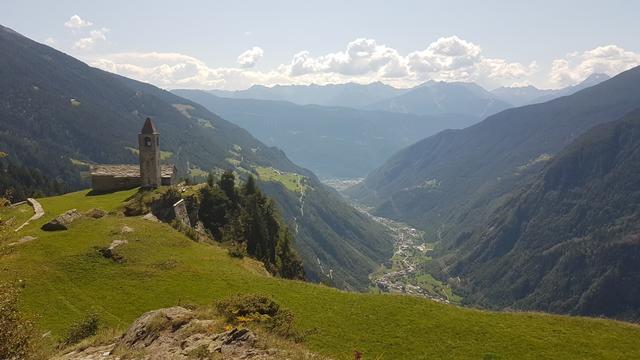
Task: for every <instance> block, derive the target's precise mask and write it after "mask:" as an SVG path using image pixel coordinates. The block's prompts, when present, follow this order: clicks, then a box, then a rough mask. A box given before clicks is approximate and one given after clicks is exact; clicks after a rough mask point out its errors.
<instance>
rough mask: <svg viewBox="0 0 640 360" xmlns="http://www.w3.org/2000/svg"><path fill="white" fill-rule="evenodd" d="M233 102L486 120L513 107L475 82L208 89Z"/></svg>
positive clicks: (377, 83) (376, 83)
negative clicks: (403, 86) (273, 102)
mask: <svg viewBox="0 0 640 360" xmlns="http://www.w3.org/2000/svg"><path fill="white" fill-rule="evenodd" d="M208 92H209V93H211V94H213V95H215V96H218V97H222V98H230V99H254V100H276V101H288V102H292V103H294V104H298V105H311V104H313V105H322V106H331V107H336V106H339V107H350V108H354V109H361V110H382V111H388V112H397V113H407V114H415V115H442V114H459V115H468V116H474V117H478V118H483V117H486V116H488V115H491V114H494V113H496V112H499V111H501V110H504V109H507V108H509V107H511V105H510V104H508V103H505V102H503V101H502V100H500V99H498V98H497V97H496V96H495V95H493V94H491V93H490V92H488V91H486V90H485V89H483V88H482V87H480V86H478V85H476V84H473V83H461V82H436V81H428V82H426V83H424V84H422V85H419V86H416V87H415V88H412V89H396V88H394V87H391V86H389V85H385V84H382V83H380V82H375V83H371V84H355V83H348V84H334V85H276V86H273V87H266V86H262V85H254V86H252V87H250V88H249V89H246V90H239V91H224V90H209V91H208Z"/></svg>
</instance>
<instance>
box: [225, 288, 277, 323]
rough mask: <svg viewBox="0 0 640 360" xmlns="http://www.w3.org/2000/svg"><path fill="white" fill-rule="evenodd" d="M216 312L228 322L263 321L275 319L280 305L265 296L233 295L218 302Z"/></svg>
mask: <svg viewBox="0 0 640 360" xmlns="http://www.w3.org/2000/svg"><path fill="white" fill-rule="evenodd" d="M216 310H218V312H220V314H222V315H223V316H224V317H225V318H226V319H227V321H230V322H238V321H240V322H243V321H244V322H247V321H264V320H270V319H272V318H273V317H275V316H276V315H277V314H278V312H279V311H280V305H278V303H276V302H275V301H273V300H272V299H271V298H270V297H268V296H265V295H259V294H248V295H235V296H231V297H228V298H225V299H222V300H220V301H218V302H217V303H216Z"/></svg>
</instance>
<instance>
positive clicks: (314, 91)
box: [209, 82, 406, 108]
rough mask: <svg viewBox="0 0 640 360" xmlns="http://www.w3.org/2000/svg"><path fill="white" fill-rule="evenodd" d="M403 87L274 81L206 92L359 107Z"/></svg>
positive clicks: (233, 96)
mask: <svg viewBox="0 0 640 360" xmlns="http://www.w3.org/2000/svg"><path fill="white" fill-rule="evenodd" d="M405 91H406V90H404V89H396V88H394V87H392V86H389V85H385V84H383V83H381V82H374V83H371V84H364V85H363V84H356V83H347V84H329V85H315V84H311V85H275V86H273V87H267V86H263V85H254V86H252V87H250V88H249V89H246V90H238V91H225V90H209V93H211V94H213V95H216V96H219V97H225V98H232V99H257V100H280V101H289V102H292V103H294V104H299V105H307V104H316V105H325V106H346V107H352V108H361V107H364V106H366V105H368V104H371V103H373V102H377V101H380V100H382V99H387V98H390V97H393V96H396V95H399V94H402V93H403V92H405Z"/></svg>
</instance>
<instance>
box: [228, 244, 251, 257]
mask: <svg viewBox="0 0 640 360" xmlns="http://www.w3.org/2000/svg"><path fill="white" fill-rule="evenodd" d="M228 252H229V256H231V257H234V258H238V259H242V258H243V257H245V256H246V255H247V248H246V247H245V246H244V245H243V244H238V243H234V244H233V245H231V247H230V248H229V250H228Z"/></svg>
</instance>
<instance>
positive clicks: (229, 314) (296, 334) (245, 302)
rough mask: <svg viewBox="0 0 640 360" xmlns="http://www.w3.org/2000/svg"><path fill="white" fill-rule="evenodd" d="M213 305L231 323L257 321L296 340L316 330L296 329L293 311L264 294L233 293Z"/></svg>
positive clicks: (283, 335)
mask: <svg viewBox="0 0 640 360" xmlns="http://www.w3.org/2000/svg"><path fill="white" fill-rule="evenodd" d="M215 307H216V310H218V312H219V313H220V314H221V315H222V316H224V317H225V318H226V320H227V321H229V322H231V323H251V322H253V323H258V324H260V325H263V326H264V327H265V328H267V329H268V330H269V331H271V332H272V333H274V334H276V335H279V336H282V337H286V338H291V339H293V340H294V341H296V342H300V341H303V340H304V338H305V337H306V336H307V335H309V334H311V333H314V332H315V331H316V330H315V329H311V330H304V331H297V330H296V329H295V326H294V322H295V316H294V314H293V312H291V311H290V310H288V309H284V308H282V307H280V305H279V304H278V303H277V302H275V301H274V300H273V299H272V298H270V297H269V296H266V295H261V294H247V295H235V296H231V297H228V298H225V299H222V300H220V301H218V302H217V303H216V304H215Z"/></svg>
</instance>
